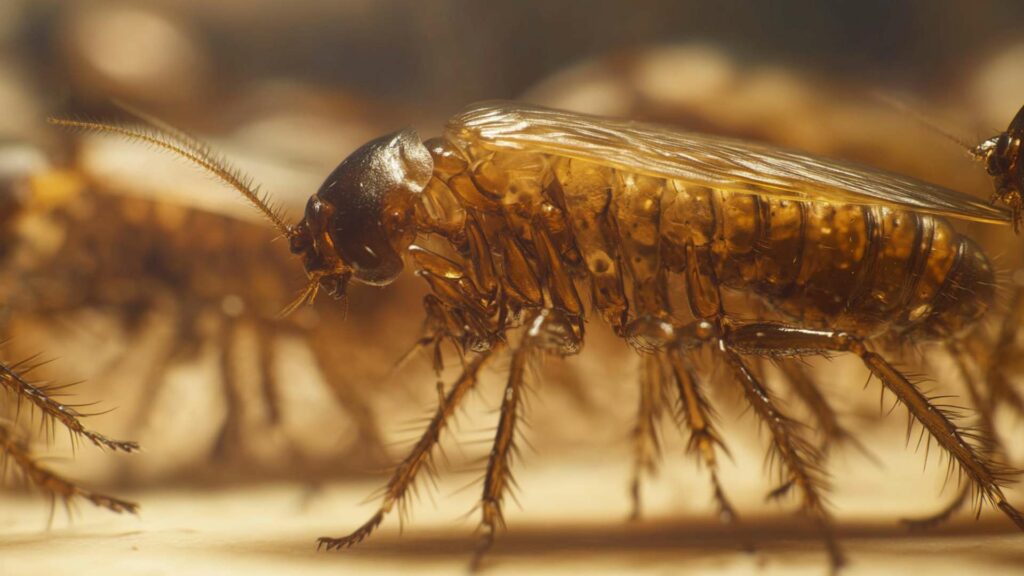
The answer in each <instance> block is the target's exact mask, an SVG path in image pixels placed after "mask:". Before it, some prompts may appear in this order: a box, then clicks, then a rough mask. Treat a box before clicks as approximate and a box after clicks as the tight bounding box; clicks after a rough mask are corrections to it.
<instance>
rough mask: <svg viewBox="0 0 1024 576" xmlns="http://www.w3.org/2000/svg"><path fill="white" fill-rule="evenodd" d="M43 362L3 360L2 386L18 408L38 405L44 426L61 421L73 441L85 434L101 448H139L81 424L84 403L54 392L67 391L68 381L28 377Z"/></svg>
mask: <svg viewBox="0 0 1024 576" xmlns="http://www.w3.org/2000/svg"><path fill="white" fill-rule="evenodd" d="M41 364H43V363H42V362H37V363H34V364H33V363H32V359H29V360H24V361H22V362H18V363H16V364H12V365H10V366H8V365H7V364H4V363H0V387H2V388H6V389H7V390H8V391H9V392H11V393H12V394H13V395H14V397H15V398H17V410H18V411H20V409H21V404H22V402H23V401H27V402H29V403H30V404H31V405H32V406H34V407H35V408H38V409H39V411H40V414H42V422H43V428H44V429H46V430H52V429H53V428H54V427H55V426H56V424H57V423H58V422H59V423H60V424H61V425H63V426H64V427H65V428H67V430H68V432H69V433H70V434H71V440H72V445H74V440H76V439H77V438H85V439H86V440H88V441H90V442H92V443H93V444H95V445H96V446H99V447H100V448H109V449H110V450H113V451H115V452H116V451H121V452H136V451H138V449H139V445H138V444H136V443H135V442H125V441H123V440H112V439H110V438H107V437H106V436H104V435H102V434H100V433H98V432H93V431H92V430H89V429H88V428H86V427H85V426H84V425H83V424H82V420H81V419H82V418H83V417H85V416H88V414H83V413H82V412H79V410H78V408H81V407H82V406H83V405H72V404H63V403H61V402H58V401H57V400H55V399H54V396H57V395H59V394H63V393H65V391H66V389H67V387H68V385H67V384H63V385H49V386H37V385H36V384H33V383H32V382H30V381H28V380H26V379H25V377H26V376H28V374H29V373H30V372H32V370H34V369H35V368H38V367H39V366H40V365H41Z"/></svg>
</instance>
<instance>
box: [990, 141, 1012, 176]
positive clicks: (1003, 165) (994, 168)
mask: <svg viewBox="0 0 1024 576" xmlns="http://www.w3.org/2000/svg"><path fill="white" fill-rule="evenodd" d="M1009 148H1010V136H1009V135H1008V134H1003V135H1002V136H1000V137H999V138H998V139H997V140H996V146H995V148H994V149H993V150H992V154H991V155H990V156H989V157H988V172H989V174H993V175H997V176H998V175H1000V174H1006V173H1007V172H1008V171H1009V170H1010V159H1009V158H1008V157H1007V151H1008V150H1009Z"/></svg>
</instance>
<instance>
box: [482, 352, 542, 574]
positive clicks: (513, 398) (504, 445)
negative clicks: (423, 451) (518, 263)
mask: <svg viewBox="0 0 1024 576" xmlns="http://www.w3.org/2000/svg"><path fill="white" fill-rule="evenodd" d="M530 352H531V347H530V345H529V343H521V344H520V345H519V347H518V348H516V350H515V351H514V352H513V353H512V365H511V367H510V368H509V373H508V383H507V384H506V385H505V394H504V396H503V399H502V402H501V417H500V418H499V420H498V430H497V432H496V434H495V436H494V445H493V447H492V448H491V455H490V457H488V459H487V472H486V473H485V474H484V491H483V496H482V497H481V499H480V511H481V513H482V518H481V521H480V527H481V529H482V530H483V535H482V537H481V540H480V545H479V547H478V548H477V550H476V553H475V554H474V555H473V561H472V564H471V567H470V571H471V572H475V571H476V570H477V569H479V567H480V564H481V562H482V561H483V556H484V554H486V553H487V551H488V550H490V549H491V546H493V545H494V535H495V532H496V531H497V529H498V528H499V527H501V528H504V527H505V518H504V515H503V513H502V504H503V503H504V499H505V492H506V491H507V490H508V488H509V486H510V485H512V484H513V483H514V481H513V479H512V473H511V471H510V468H511V464H512V456H513V455H514V454H515V453H516V447H515V433H516V425H517V424H518V422H519V419H520V414H519V411H520V409H521V400H522V395H523V385H524V383H523V379H524V377H525V376H526V363H527V361H528V360H529V358H530Z"/></svg>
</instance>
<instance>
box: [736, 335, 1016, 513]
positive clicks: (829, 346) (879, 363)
mask: <svg viewBox="0 0 1024 576" xmlns="http://www.w3.org/2000/svg"><path fill="white" fill-rule="evenodd" d="M725 339H726V340H727V341H728V342H729V344H730V346H732V347H734V348H735V349H736V350H739V351H741V352H745V353H750V354H760V355H768V356H772V355H774V356H800V355H808V354H821V353H823V352H829V351H832V352H851V353H853V354H856V355H857V356H859V357H860V359H861V361H862V362H864V365H865V366H867V368H868V370H870V371H871V373H872V374H873V375H874V376H875V377H877V378H878V379H879V380H880V381H881V382H882V384H883V386H885V388H886V389H888V390H889V391H890V392H892V393H893V394H894V395H895V396H896V398H898V399H899V401H900V402H901V403H902V404H903V405H904V406H906V407H907V410H908V411H909V412H910V415H911V416H912V417H913V418H914V419H916V420H917V421H918V422H919V423H920V424H921V425H922V426H924V428H925V429H926V430H927V431H928V432H929V434H931V437H932V438H934V439H935V441H936V442H937V443H938V445H939V446H940V447H942V448H943V450H945V452H946V453H947V454H949V456H950V457H951V458H952V459H953V461H955V462H956V463H957V464H958V465H959V468H960V470H961V472H963V474H964V475H966V476H967V478H968V479H969V480H970V482H971V485H972V486H973V487H974V489H975V490H977V491H978V494H979V495H980V497H981V498H983V499H985V500H988V501H989V502H991V503H992V504H993V505H994V506H996V507H997V508H999V509H1000V510H1001V511H1002V512H1003V513H1004V514H1006V516H1007V517H1009V518H1010V519H1011V520H1012V521H1013V522H1014V523H1015V524H1016V525H1017V526H1018V527H1019V528H1021V530H1024V516H1022V515H1021V513H1020V512H1018V511H1017V510H1016V509H1015V508H1014V507H1013V506H1011V505H1010V503H1009V502H1007V500H1006V496H1005V495H1004V494H1003V491H1002V487H1003V486H1004V485H1006V484H1007V483H1009V482H1010V481H1011V479H1012V476H1013V474H1012V470H1010V469H1009V468H1007V467H1006V466H1005V465H1003V464H1000V463H999V462H996V461H995V460H994V459H993V458H992V457H991V456H990V455H988V454H986V453H985V451H984V449H983V448H984V447H982V448H979V447H978V446H976V443H977V441H978V435H977V434H975V433H973V432H972V431H970V430H964V429H962V428H960V427H958V426H957V425H956V424H955V423H954V419H953V417H952V415H951V414H950V413H949V411H948V410H946V409H945V408H944V407H942V406H939V405H936V404H935V403H933V402H932V400H931V399H929V398H928V397H927V396H926V395H925V394H924V393H922V392H921V391H920V390H918V389H917V387H916V386H914V384H913V383H911V382H910V381H909V380H908V379H907V378H906V376H904V375H903V374H902V373H900V372H899V371H898V370H896V369H895V368H894V367H893V366H892V365H891V364H889V363H888V362H886V361H885V359H884V358H882V357H881V356H879V355H878V354H875V353H874V352H871V351H869V350H868V349H867V347H866V346H865V345H864V342H863V341H862V340H861V339H859V338H857V337H855V336H852V335H850V334H847V333H844V332H833V331H827V330H802V329H796V328H791V327H788V326H785V325H782V324H775V323H768V322H765V323H756V324H747V325H745V326H739V327H737V328H734V329H732V330H730V333H728V334H726V335H725Z"/></svg>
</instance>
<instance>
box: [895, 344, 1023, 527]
mask: <svg viewBox="0 0 1024 576" xmlns="http://www.w3.org/2000/svg"><path fill="white" fill-rule="evenodd" d="M946 348H947V350H948V351H949V355H950V356H951V357H952V358H953V361H954V362H955V363H956V366H957V369H958V370H959V372H960V379H961V380H963V382H964V386H965V387H966V388H967V393H968V395H969V396H970V398H971V404H973V405H974V407H975V409H976V410H977V411H978V417H979V421H978V429H979V432H980V433H981V435H982V439H983V442H984V443H985V444H986V445H988V446H990V447H991V448H992V449H993V450H996V451H997V452H998V453H999V455H1000V457H1004V456H1003V454H1005V452H1004V450H1003V449H1002V447H1001V446H1000V444H999V441H998V437H997V436H996V430H995V424H994V422H993V414H992V408H993V406H992V403H991V398H985V397H983V395H982V391H981V387H980V386H979V384H978V380H977V378H975V377H974V373H973V372H972V370H971V368H972V366H971V365H970V361H969V359H968V358H967V357H966V355H965V353H964V351H963V350H962V349H961V348H960V347H959V346H958V345H957V344H955V343H952V342H950V343H948V344H947V346H946ZM990 392H991V391H990ZM970 488H971V487H970V485H969V484H967V485H964V486H961V487H960V490H959V491H958V492H957V495H956V497H955V498H954V499H953V500H952V501H951V502H950V503H949V504H947V505H946V506H943V507H942V509H941V510H939V511H938V512H936V513H934V514H930V515H928V516H925V517H923V518H905V519H903V524H904V525H905V526H907V527H908V528H910V529H911V530H925V529H931V528H935V527H936V526H939V525H941V524H943V523H945V522H947V521H948V520H949V519H950V518H951V517H952V516H953V514H955V513H956V512H957V511H959V510H960V508H962V507H963V505H964V504H966V503H967V501H968V500H969V498H968V497H969V496H970V492H971V490H970Z"/></svg>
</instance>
